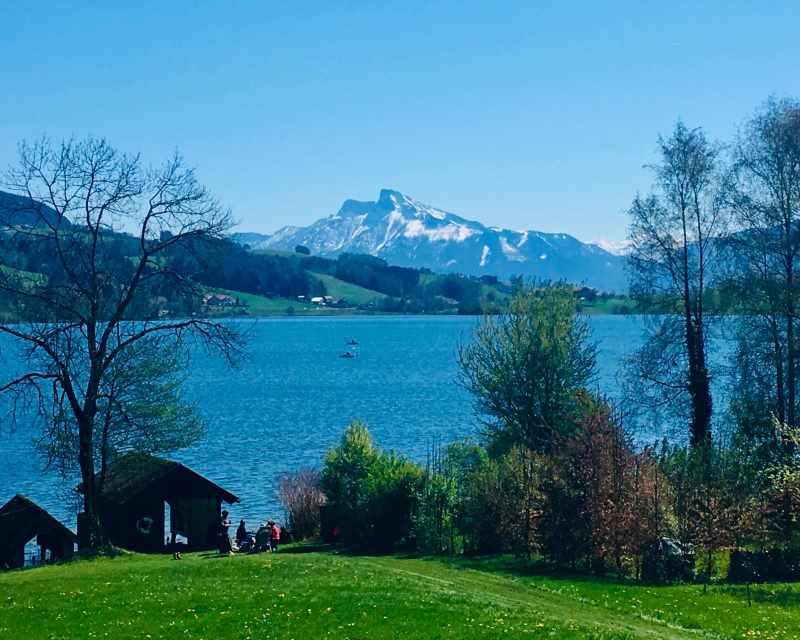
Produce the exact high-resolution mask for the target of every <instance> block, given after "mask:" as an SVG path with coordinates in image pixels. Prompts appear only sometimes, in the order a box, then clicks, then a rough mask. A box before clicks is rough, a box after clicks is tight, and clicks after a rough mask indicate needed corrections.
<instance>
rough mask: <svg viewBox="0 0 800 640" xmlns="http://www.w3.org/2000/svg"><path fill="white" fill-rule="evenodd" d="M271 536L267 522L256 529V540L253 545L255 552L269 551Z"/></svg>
mask: <svg viewBox="0 0 800 640" xmlns="http://www.w3.org/2000/svg"><path fill="white" fill-rule="evenodd" d="M271 537H272V534H271V532H270V527H269V524H268V523H266V522H265V523H263V524H262V525H261V526H260V527H259V528H258V531H256V542H255V544H254V545H253V550H254V551H256V552H259V551H269V548H270V538H271Z"/></svg>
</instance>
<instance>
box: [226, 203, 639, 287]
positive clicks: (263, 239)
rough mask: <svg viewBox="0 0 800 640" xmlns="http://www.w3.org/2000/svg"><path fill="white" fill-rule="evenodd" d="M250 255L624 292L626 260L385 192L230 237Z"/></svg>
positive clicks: (563, 239) (577, 243)
mask: <svg viewBox="0 0 800 640" xmlns="http://www.w3.org/2000/svg"><path fill="white" fill-rule="evenodd" d="M233 239H234V240H236V241H237V242H240V243H242V244H248V245H249V246H250V247H251V248H252V249H276V250H286V251H292V250H294V248H295V247H296V246H297V245H304V246H306V247H308V248H309V249H310V250H311V252H312V253H313V254H317V255H321V256H336V255H338V254H340V253H366V254H370V255H373V256H378V257H380V258H383V259H385V260H386V261H388V262H389V263H390V264H393V265H398V266H408V267H416V268H421V267H427V268H429V269H431V270H433V271H440V272H455V273H464V274H468V275H496V276H498V277H500V278H508V277H510V276H515V275H521V276H525V277H527V278H536V279H546V280H566V281H569V282H573V283H575V284H586V285H589V286H593V287H596V288H598V289H602V290H605V291H617V292H622V291H626V290H627V277H626V274H625V258H624V257H623V256H621V255H617V254H616V253H611V252H610V251H607V250H606V249H603V248H601V247H600V246H598V245H595V244H587V243H584V242H581V241H580V240H577V239H576V238H574V237H572V236H570V235H567V234H564V233H541V232H538V231H512V230H510V229H500V228H497V227H486V226H484V225H483V224H481V223H479V222H475V221H473V220H467V219H466V218H462V217H461V216H458V215H456V214H453V213H448V212H446V211H443V210H441V209H436V208H434V207H431V206H428V205H425V204H422V203H420V202H417V201H416V200H414V199H413V198H410V197H408V196H406V195H404V194H402V193H400V192H399V191H393V190H390V189H383V190H382V191H381V192H380V195H379V196H378V200H377V201H375V202H361V201H358V200H346V201H345V202H344V204H343V205H342V207H341V209H339V211H338V212H337V213H335V214H333V215H331V216H329V217H327V218H322V219H321V220H317V221H316V222H314V223H313V224H311V225H309V226H307V227H284V228H283V229H280V230H279V231H277V232H276V233H274V234H272V235H269V236H264V235H260V234H249V233H247V234H236V235H234V236H233Z"/></svg>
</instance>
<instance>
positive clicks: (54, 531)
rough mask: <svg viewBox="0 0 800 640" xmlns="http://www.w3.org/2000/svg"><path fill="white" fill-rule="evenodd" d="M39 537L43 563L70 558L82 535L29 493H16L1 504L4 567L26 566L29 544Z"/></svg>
mask: <svg viewBox="0 0 800 640" xmlns="http://www.w3.org/2000/svg"><path fill="white" fill-rule="evenodd" d="M34 538H36V544H37V546H38V547H39V549H40V552H39V558H38V560H39V562H42V563H45V562H56V561H57V560H68V559H69V558H71V557H72V555H73V553H74V552H75V544H76V543H77V542H78V537H77V536H76V535H75V534H74V533H73V532H72V531H70V530H69V529H67V527H65V526H64V525H63V524H61V523H60V522H59V521H58V520H56V519H55V518H54V517H53V516H51V515H50V514H49V513H48V512H47V511H45V510H44V509H42V508H41V507H40V506H39V505H37V504H36V503H35V502H33V501H32V500H29V499H28V498H26V497H25V496H22V495H19V494H18V495H16V496H14V497H13V498H11V500H9V501H8V502H7V503H6V504H5V505H3V506H2V507H0V569H19V568H21V567H23V566H25V545H27V544H28V542H30V541H31V540H33V539H34Z"/></svg>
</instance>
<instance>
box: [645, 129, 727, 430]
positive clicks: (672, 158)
mask: <svg viewBox="0 0 800 640" xmlns="http://www.w3.org/2000/svg"><path fill="white" fill-rule="evenodd" d="M659 150H660V155H661V158H660V162H659V163H658V164H657V165H655V166H653V167H652V168H653V170H654V172H655V175H656V187H657V194H653V195H649V196H646V197H640V196H637V197H636V198H635V199H634V201H633V205H632V206H631V209H630V216H631V228H630V239H631V243H632V247H631V255H630V267H631V273H632V276H633V278H632V285H631V293H632V295H634V296H636V297H637V298H638V299H639V300H640V301H641V302H642V303H643V304H654V303H657V304H659V305H661V307H660V310H661V311H663V312H665V315H662V316H659V317H656V318H653V322H652V325H651V326H650V327H649V329H650V331H649V335H648V339H647V341H646V343H645V345H644V347H643V348H642V350H640V351H639V353H638V354H637V357H636V358H635V359H634V362H635V365H636V369H637V374H638V377H639V379H640V380H642V381H643V382H644V383H645V388H646V389H647V390H648V391H650V392H651V393H650V394H649V396H648V397H649V398H650V399H652V400H653V401H654V402H656V403H662V404H673V403H678V402H680V401H681V400H688V403H687V404H688V407H689V413H690V416H689V434H690V440H691V443H692V445H693V446H703V445H705V444H706V443H707V442H708V441H709V440H710V437H711V416H712V398H711V376H710V374H709V370H708V354H707V351H708V347H707V338H708V327H709V320H708V317H707V314H706V309H705V297H706V293H707V289H708V287H709V281H710V280H711V278H712V276H713V271H712V268H711V267H712V262H713V260H714V255H715V253H716V251H717V250H716V242H717V240H718V238H717V236H718V235H719V234H720V233H721V231H722V222H723V216H722V215H721V211H722V209H721V206H720V200H719V197H718V190H717V170H716V165H717V156H718V151H717V149H716V148H715V147H714V146H713V145H712V144H711V143H709V142H708V140H707V139H706V137H705V135H704V134H703V132H702V131H701V130H700V129H689V128H687V127H686V125H684V124H683V123H681V122H679V123H678V124H677V125H676V127H675V130H674V131H673V133H672V135H671V136H670V137H669V138H668V139H666V140H665V139H663V138H659Z"/></svg>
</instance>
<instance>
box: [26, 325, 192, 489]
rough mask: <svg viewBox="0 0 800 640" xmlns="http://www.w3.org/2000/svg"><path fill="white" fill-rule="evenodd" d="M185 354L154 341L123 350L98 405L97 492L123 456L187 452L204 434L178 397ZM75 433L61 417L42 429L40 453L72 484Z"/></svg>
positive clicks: (68, 418)
mask: <svg viewBox="0 0 800 640" xmlns="http://www.w3.org/2000/svg"><path fill="white" fill-rule="evenodd" d="M185 377H186V361H185V356H184V354H182V353H181V351H180V349H177V348H176V347H175V345H174V344H171V343H170V342H169V341H165V340H163V339H162V338H160V337H159V336H149V337H148V338H146V339H144V340H142V341H140V342H138V343H135V344H133V345H131V346H129V347H128V348H126V349H125V350H124V351H123V352H122V353H121V354H120V356H119V357H118V359H116V360H115V362H114V363H113V364H112V365H111V366H110V367H109V369H108V371H107V373H106V375H105V376H104V377H103V380H102V382H101V385H100V391H99V393H98V400H97V411H98V414H97V438H96V439H95V440H94V442H93V445H94V460H95V468H96V469H97V478H96V482H97V486H98V489H99V490H100V491H102V486H103V483H104V481H105V478H106V471H107V469H108V466H109V463H111V462H112V461H113V460H114V458H116V457H118V456H120V455H124V454H126V453H131V452H137V453H149V454H161V453H167V452H171V451H175V450H177V449H181V448H184V447H187V446H190V445H192V444H194V443H195V442H197V441H198V440H199V439H200V438H201V437H202V436H203V434H204V425H203V422H202V420H201V419H200V416H199V414H198V413H197V411H196V408H195V407H194V406H193V405H191V404H189V403H187V402H186V401H185V400H184V399H183V397H182V394H181V390H182V386H183V381H184V379H185ZM79 447H80V429H79V426H78V424H77V421H76V420H75V417H74V415H73V414H72V413H70V412H67V411H62V412H59V413H57V414H56V415H55V416H54V419H53V421H52V422H49V423H48V424H46V425H45V437H43V438H42V439H41V440H40V442H39V448H40V450H41V451H42V452H43V453H44V454H45V456H46V458H47V460H48V462H49V464H50V465H52V466H53V467H55V468H56V469H58V470H59V471H60V472H61V474H62V475H63V476H64V477H65V478H67V479H70V480H71V479H72V478H74V477H75V475H76V474H77V473H79V467H78V451H79Z"/></svg>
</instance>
